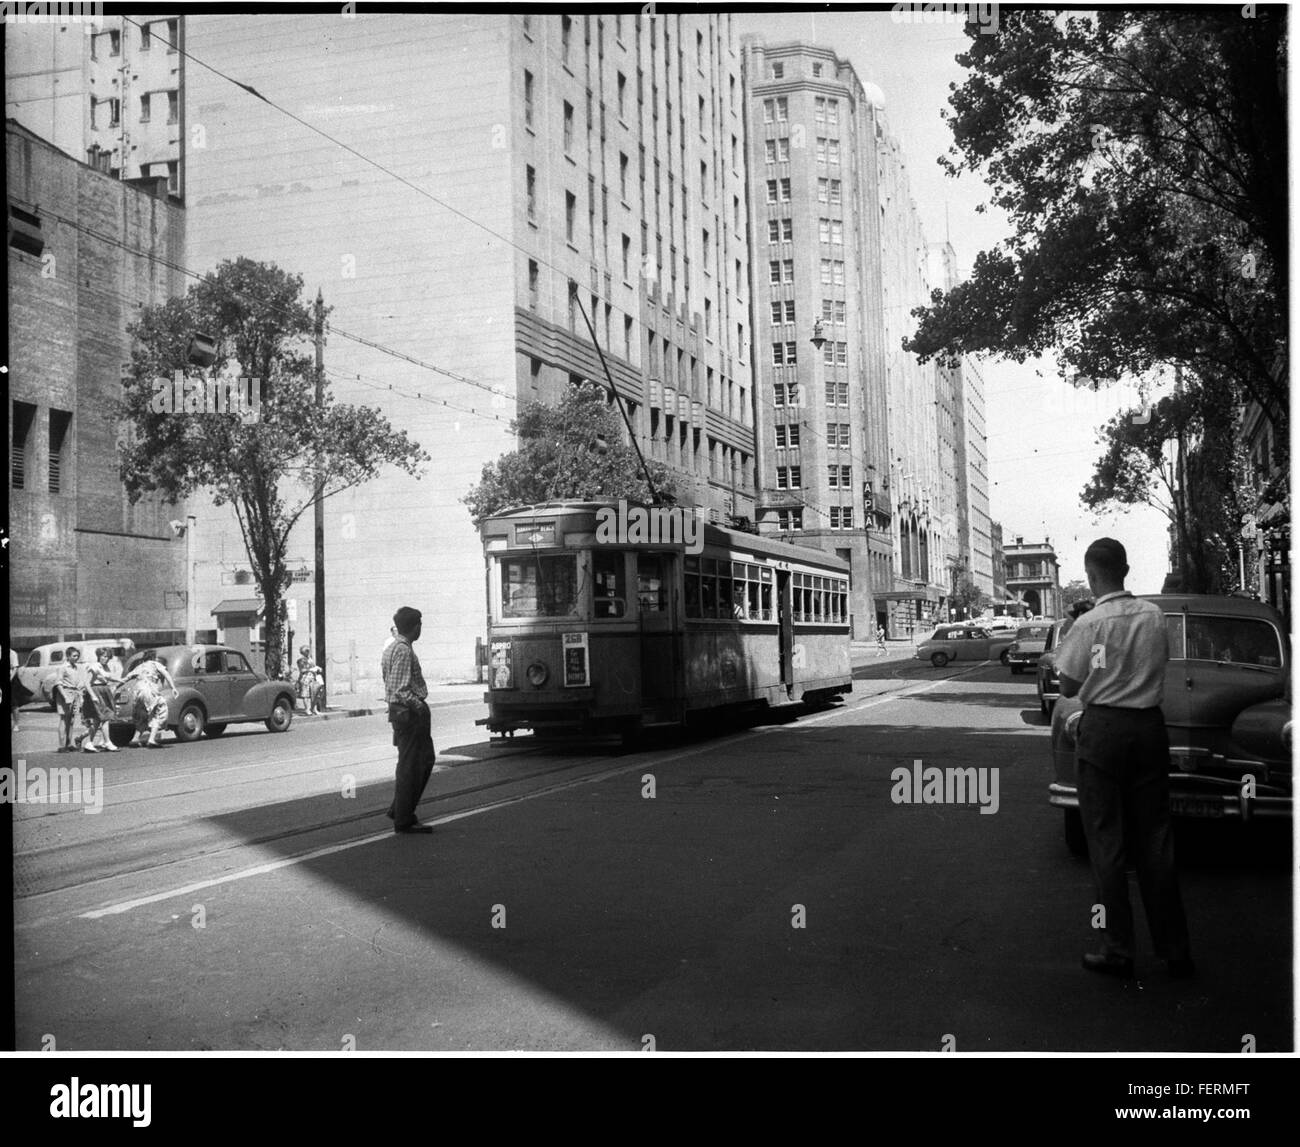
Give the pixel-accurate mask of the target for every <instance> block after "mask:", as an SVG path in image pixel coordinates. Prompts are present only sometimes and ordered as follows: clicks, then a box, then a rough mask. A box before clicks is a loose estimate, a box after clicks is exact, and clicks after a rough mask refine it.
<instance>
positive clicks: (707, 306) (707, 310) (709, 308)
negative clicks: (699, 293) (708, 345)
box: [704, 299, 713, 339]
mask: <svg viewBox="0 0 1300 1147" xmlns="http://www.w3.org/2000/svg"><path fill="white" fill-rule="evenodd" d="M704 337H705V338H706V339H711V338H712V337H713V300H712V299H705V300H704Z"/></svg>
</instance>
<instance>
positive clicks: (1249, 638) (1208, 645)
mask: <svg viewBox="0 0 1300 1147" xmlns="http://www.w3.org/2000/svg"><path fill="white" fill-rule="evenodd" d="M1165 623H1166V626H1167V629H1168V633H1169V657H1170V659H1171V660H1174V661H1182V660H1188V661H1219V662H1227V663H1231V664H1236V665H1258V666H1261V667H1264V668H1268V669H1280V668H1281V667H1282V646H1281V644H1280V641H1279V639H1278V634H1277V630H1276V629H1274V627H1273V626H1272V625H1270V624H1269V623H1268V622H1267V621H1263V620H1261V619H1259V618H1252V617H1205V616H1198V615H1196V614H1182V613H1171V614H1166V615H1165Z"/></svg>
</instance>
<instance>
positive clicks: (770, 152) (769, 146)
mask: <svg viewBox="0 0 1300 1147" xmlns="http://www.w3.org/2000/svg"><path fill="white" fill-rule="evenodd" d="M763 147H764V153H765V155H766V159H767V162H768V163H775V162H776V140H774V139H769V140H768V141H767V142H766V143H765V144H764V145H763Z"/></svg>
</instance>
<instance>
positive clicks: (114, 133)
mask: <svg viewBox="0 0 1300 1147" xmlns="http://www.w3.org/2000/svg"><path fill="white" fill-rule="evenodd" d="M69 7H76V6H75V5H70V6H69ZM82 7H86V8H89V7H90V6H89V5H83V6H82ZM184 27H185V19H184V17H182V16H178V15H152V16H148V15H145V16H129V17H127V16H111V15H98V16H96V17H95V18H94V20H93V21H83V20H75V21H74V20H66V21H62V22H60V21H59V20H58V19H56V18H51V19H50V20H49V22H39V23H16V24H12V25H9V24H6V27H5V114H6V116H8V117H9V118H11V119H13V120H16V121H17V122H18V123H21V124H22V125H23V126H24V127H26V128H28V129H30V130H31V131H33V132H34V133H35V134H36V135H38V136H40V137H41V138H42V139H45V140H48V141H49V142H50V143H52V144H54V145H55V146H56V147H58V148H60V149H61V150H63V151H65V152H67V153H68V154H69V155H73V156H75V157H77V158H78V159H81V160H84V161H85V162H86V163H88V164H89V165H90V166H91V167H94V168H95V169H96V170H98V171H102V172H103V173H104V174H106V175H111V176H113V177H115V178H120V179H150V180H158V179H165V180H166V181H167V184H166V186H167V190H168V192H169V193H170V194H171V195H173V196H176V197H178V198H181V197H183V194H184V156H185V139H186V137H185V122H184V106H183V99H182V92H183V91H184V87H185V75H186V72H185V56H184V53H183V36H184Z"/></svg>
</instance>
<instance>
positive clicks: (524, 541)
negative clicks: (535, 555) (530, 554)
mask: <svg viewBox="0 0 1300 1147" xmlns="http://www.w3.org/2000/svg"><path fill="white" fill-rule="evenodd" d="M554 544H555V523H554V522H529V523H527V524H526V525H518V526H515V545H517V546H553V545H554Z"/></svg>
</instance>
